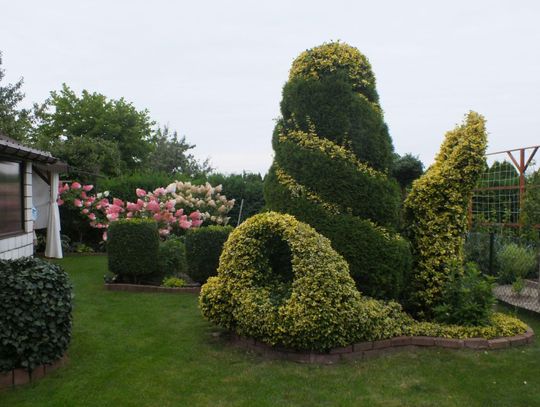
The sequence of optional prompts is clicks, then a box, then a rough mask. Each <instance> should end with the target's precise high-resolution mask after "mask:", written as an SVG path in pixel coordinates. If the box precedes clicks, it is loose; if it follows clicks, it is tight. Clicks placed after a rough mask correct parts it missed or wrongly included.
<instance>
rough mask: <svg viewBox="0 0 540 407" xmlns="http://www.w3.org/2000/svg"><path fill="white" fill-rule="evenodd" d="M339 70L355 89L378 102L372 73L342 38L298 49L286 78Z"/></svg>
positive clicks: (321, 76) (312, 75)
mask: <svg viewBox="0 0 540 407" xmlns="http://www.w3.org/2000/svg"><path fill="white" fill-rule="evenodd" d="M336 72H343V73H344V74H345V75H346V76H347V78H348V82H350V83H351V85H352V87H353V90H354V91H355V92H358V93H361V94H362V95H364V96H365V97H366V98H367V99H368V100H369V101H370V102H372V103H378V102H379V95H378V94H377V90H376V88H375V75H373V71H372V69H371V64H370V63H369V60H368V59H367V58H366V56H365V55H362V53H361V52H360V51H358V49H357V48H355V47H351V46H350V45H348V44H346V43H342V42H339V41H337V42H329V43H325V44H322V45H320V46H318V47H314V48H311V49H308V50H306V51H304V52H302V53H301V54H300V55H299V56H298V57H297V58H296V59H295V60H294V62H293V64H292V67H291V70H290V71H289V80H291V79H294V78H298V77H303V78H315V79H321V78H324V77H326V76H328V75H334V74H335V73H336Z"/></svg>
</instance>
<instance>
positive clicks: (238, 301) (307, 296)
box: [199, 212, 411, 351]
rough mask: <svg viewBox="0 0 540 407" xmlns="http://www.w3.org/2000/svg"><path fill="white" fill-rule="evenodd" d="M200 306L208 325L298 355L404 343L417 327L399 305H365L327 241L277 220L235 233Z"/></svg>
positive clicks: (255, 222)
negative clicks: (366, 343)
mask: <svg viewBox="0 0 540 407" xmlns="http://www.w3.org/2000/svg"><path fill="white" fill-rule="evenodd" d="M199 305H200V308H201V311H202V313H203V315H204V316H205V317H206V318H207V319H209V320H210V321H213V322H214V323H216V324H218V325H220V326H222V327H225V328H227V329H232V330H234V331H236V332H237V333H238V334H239V335H243V336H248V337H253V338H256V339H260V340H262V341H264V342H266V343H270V344H272V345H283V346H287V347H290V348H294V349H309V350H322V351H325V350H328V349H331V348H335V347H339V346H346V345H349V344H351V343H353V342H355V341H360V340H375V339H382V338H388V337H393V336H398V335H401V334H402V333H403V332H404V329H405V328H406V327H407V326H409V325H410V324H411V320H410V318H409V317H408V316H407V315H406V314H404V313H403V312H402V311H401V306H400V305H399V304H397V303H390V304H383V303H382V302H380V301H377V300H373V299H363V298H362V297H361V295H360V293H359V292H358V291H357V290H356V287H355V285H354V281H353V280H352V278H351V277H350V275H349V268H348V265H347V262H346V261H345V260H344V259H343V258H342V257H341V256H340V255H339V254H337V253H336V252H335V251H334V250H333V249H332V247H331V245H330V241H329V240H328V239H327V238H325V237H323V236H322V235H320V234H318V233H317V232H316V231H315V230H314V229H313V228H312V227H310V226H309V225H307V224H305V223H301V222H299V221H297V220H296V219H295V218H294V217H292V216H290V215H281V214H278V213H275V212H268V213H263V214H260V215H256V216H253V217H252V218H250V219H248V220H247V221H246V222H244V223H243V224H242V225H240V226H239V227H238V228H236V229H235V230H234V231H233V232H232V233H231V235H230V236H229V239H228V240H227V242H226V243H225V246H224V248H223V253H222V255H221V259H220V264H219V270H218V275H217V277H211V278H209V279H208V282H207V283H206V284H205V285H204V286H203V287H202V290H201V295H200V297H199Z"/></svg>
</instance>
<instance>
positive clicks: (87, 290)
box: [0, 257, 540, 407]
mask: <svg viewBox="0 0 540 407" xmlns="http://www.w3.org/2000/svg"><path fill="white" fill-rule="evenodd" d="M61 264H62V265H63V266H64V267H65V268H66V270H68V271H69V273H70V275H71V278H72V281H73V284H74V286H75V310H74V330H73V341H72V344H71V347H70V349H69V352H68V353H69V357H70V362H69V364H68V365H67V366H65V367H64V368H62V369H60V370H57V371H56V372H54V373H52V374H51V375H49V376H47V377H45V378H43V379H41V380H40V381H38V382H36V383H33V384H30V385H27V386H22V387H19V388H16V389H9V390H5V391H0V406H6V407H7V406H17V407H22V406H40V407H41V406H54V407H58V406H70V407H71V406H100V407H102V406H120V407H123V406H291V405H293V406H363V405H365V406H538V405H540V391H539V390H538V389H539V386H540V346H539V345H538V344H534V345H532V346H527V347H523V348H515V349H508V350H503V351H488V352H483V351H482V352H475V351H470V350H460V351H451V350H442V349H440V350H438V349H425V350H417V351H414V352H400V353H396V354H392V355H388V356H383V357H380V358H375V359H371V360H368V361H359V362H356V363H354V362H350V363H340V364H338V365H334V366H318V365H300V364H295V363H291V362H285V361H265V360H263V359H261V358H260V357H258V356H256V355H253V354H249V353H246V352H245V351H243V350H240V349H233V348H231V347H230V346H229V345H227V343H225V342H224V341H223V340H222V339H219V338H217V337H214V336H213V335H212V333H213V332H216V328H214V327H213V326H211V325H210V324H208V323H207V322H205V321H204V320H203V319H202V317H201V315H200V313H199V311H198V309H197V298H196V297H195V296H194V295H192V294H182V295H171V294H146V293H137V294H136V293H121V292H106V291H104V289H103V275H104V274H105V271H106V258H104V257H71V258H66V259H64V260H62V261H61ZM520 316H521V317H522V318H523V319H524V320H525V321H526V322H527V323H528V324H529V325H530V326H532V328H533V329H535V331H537V332H540V318H538V317H536V316H531V315H520Z"/></svg>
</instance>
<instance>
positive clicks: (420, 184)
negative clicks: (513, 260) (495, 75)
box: [405, 112, 487, 318]
mask: <svg viewBox="0 0 540 407" xmlns="http://www.w3.org/2000/svg"><path fill="white" fill-rule="evenodd" d="M486 145H487V135H486V128H485V120H484V118H483V117H482V116H481V115H479V114H478V113H475V112H470V113H469V114H468V115H467V117H466V119H465V121H464V123H463V124H461V125H460V126H457V127H456V128H455V129H454V130H452V131H449V132H448V133H447V134H446V138H445V140H444V142H443V144H442V146H441V149H440V151H439V154H438V155H437V157H436V158H435V163H434V164H433V165H432V166H431V167H430V168H429V169H428V170H427V171H426V173H425V174H424V175H423V176H422V177H421V178H420V179H418V180H416V181H415V182H414V184H413V187H412V190H411V192H410V193H409V195H408V197H407V199H406V201H405V222H406V224H407V231H408V235H409V237H410V239H411V243H412V247H413V255H414V267H413V270H414V271H413V273H411V279H410V284H407V286H408V287H409V289H410V294H409V299H408V304H407V305H408V308H409V309H410V310H411V311H412V312H413V313H414V314H416V315H417V316H419V317H421V318H431V317H432V316H433V308H434V307H435V306H437V305H438V303H439V301H440V298H441V292H442V289H443V287H444V285H445V283H446V282H447V280H448V277H449V275H450V273H451V270H452V267H453V266H455V265H456V264H457V265H459V264H462V263H463V250H462V248H463V243H464V236H465V232H466V231H467V207H468V203H469V199H470V197H471V194H472V191H473V189H474V186H475V185H476V183H477V181H478V178H479V176H480V174H481V173H482V170H483V169H484V162H485V159H484V155H485V150H486Z"/></svg>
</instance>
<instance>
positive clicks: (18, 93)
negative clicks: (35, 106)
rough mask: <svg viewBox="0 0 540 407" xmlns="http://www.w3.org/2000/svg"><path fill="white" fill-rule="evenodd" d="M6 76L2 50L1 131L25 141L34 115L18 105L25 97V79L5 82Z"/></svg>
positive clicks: (0, 87) (0, 75)
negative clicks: (12, 82)
mask: <svg viewBox="0 0 540 407" xmlns="http://www.w3.org/2000/svg"><path fill="white" fill-rule="evenodd" d="M4 77H5V71H4V69H2V52H0V132H2V133H4V134H5V135H6V136H9V137H11V138H13V139H16V140H19V141H24V140H25V139H26V137H27V135H28V133H29V131H30V129H31V127H32V117H31V112H30V110H29V109H22V108H19V107H18V105H19V103H20V102H21V101H22V100H23V99H24V93H23V92H22V86H23V79H22V78H21V79H19V80H18V81H17V82H15V83H14V84H9V83H7V84H3V83H2V81H3V80H4Z"/></svg>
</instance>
